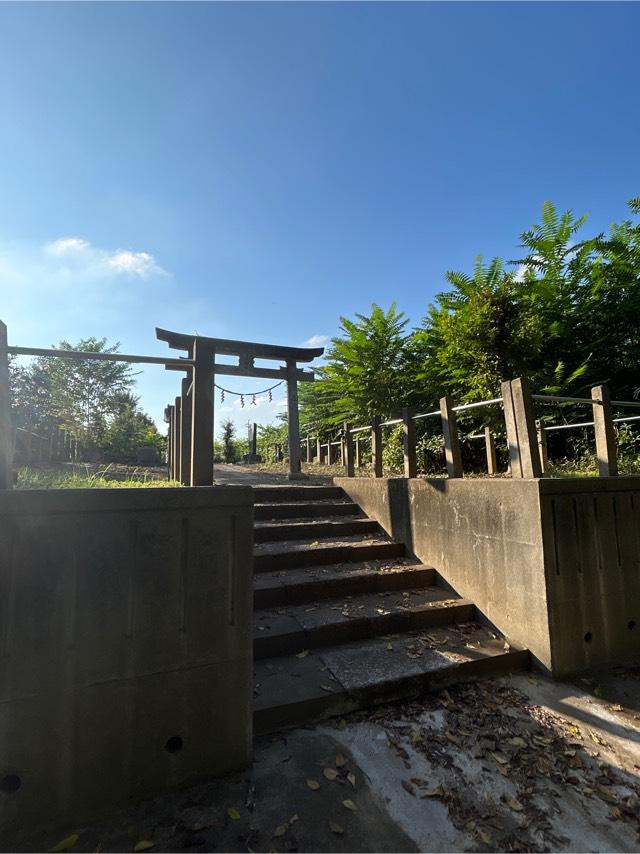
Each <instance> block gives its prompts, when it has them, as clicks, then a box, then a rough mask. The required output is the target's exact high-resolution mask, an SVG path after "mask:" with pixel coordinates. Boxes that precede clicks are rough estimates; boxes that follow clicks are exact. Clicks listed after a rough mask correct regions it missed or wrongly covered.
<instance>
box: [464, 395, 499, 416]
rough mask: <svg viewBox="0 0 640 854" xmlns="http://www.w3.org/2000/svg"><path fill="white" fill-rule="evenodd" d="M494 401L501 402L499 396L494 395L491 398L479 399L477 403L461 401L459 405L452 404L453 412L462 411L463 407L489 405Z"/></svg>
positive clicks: (473, 407)
mask: <svg viewBox="0 0 640 854" xmlns="http://www.w3.org/2000/svg"><path fill="white" fill-rule="evenodd" d="M494 403H502V398H501V397H494V398H492V399H491V400H479V401H478V402H477V403H462V404H461V405H460V406H454V407H453V411H454V412H464V411H465V409H478V407H480V406H491V405H492V404H494Z"/></svg>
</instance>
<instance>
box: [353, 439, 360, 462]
mask: <svg viewBox="0 0 640 854" xmlns="http://www.w3.org/2000/svg"><path fill="white" fill-rule="evenodd" d="M354 456H355V460H354V464H355V467H356V468H357V469H359V468H360V433H358V435H357V436H356V441H355V455H354Z"/></svg>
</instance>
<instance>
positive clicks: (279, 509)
mask: <svg viewBox="0 0 640 854" xmlns="http://www.w3.org/2000/svg"><path fill="white" fill-rule="evenodd" d="M253 512H254V518H255V519H256V521H258V522H259V521H263V520H265V519H307V518H314V517H316V516H320V517H327V516H362V515H363V514H362V510H360V507H359V506H358V505H357V504H354V503H353V502H352V501H340V500H331V499H325V500H324V501H323V500H318V501H292V502H287V503H276V504H255V505H254V508H253Z"/></svg>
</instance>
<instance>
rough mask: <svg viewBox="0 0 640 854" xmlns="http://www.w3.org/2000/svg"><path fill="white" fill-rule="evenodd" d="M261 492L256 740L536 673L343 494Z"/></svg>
mask: <svg viewBox="0 0 640 854" xmlns="http://www.w3.org/2000/svg"><path fill="white" fill-rule="evenodd" d="M254 493H255V520H256V521H255V547H254V554H255V563H254V568H255V586H254V606H255V624H254V657H255V689H254V694H255V696H254V725H255V730H256V732H257V733H265V732H272V731H275V730H278V729H281V728H283V727H287V726H292V725H297V724H304V723H308V722H309V721H313V720H318V719H321V718H325V717H330V716H334V715H340V714H344V713H346V712H350V711H353V710H355V709H358V708H362V707H365V706H370V705H374V704H376V703H382V702H386V701H389V700H393V699H399V698H406V697H411V696H415V695H417V694H419V693H420V692H421V691H424V690H426V689H430V688H440V687H442V686H444V685H446V684H449V683H451V682H455V681H460V680H464V679H472V678H478V677H482V676H487V675H498V674H504V673H508V672H510V671H513V670H516V669H520V668H523V667H525V666H526V664H527V662H528V652H527V651H526V650H514V649H513V648H510V647H509V646H508V645H507V644H505V642H504V638H502V637H501V636H499V635H498V634H496V632H494V631H492V630H491V629H489V628H487V627H485V626H481V625H480V624H479V623H478V622H476V621H475V617H476V612H475V606H474V604H473V603H472V602H469V601H467V600H464V599H461V598H460V597H458V596H456V594H454V593H452V592H451V591H450V590H446V589H444V588H443V587H441V586H438V584H437V579H436V572H435V570H434V569H433V568H432V567H428V566H424V565H422V564H416V562H415V560H414V561H412V560H411V559H409V558H408V557H407V556H406V555H405V548H404V546H403V545H402V544H401V543H394V542H392V541H391V540H390V539H389V537H387V535H386V534H385V533H384V532H383V531H382V530H381V529H380V528H379V526H378V525H377V523H376V522H375V521H373V520H371V519H368V518H366V517H365V516H364V514H363V513H362V511H361V509H360V508H359V507H358V505H357V504H354V503H352V502H351V501H350V500H349V499H348V498H347V497H346V496H345V494H344V493H343V492H342V490H340V489H339V488H337V487H332V486H265V487H254Z"/></svg>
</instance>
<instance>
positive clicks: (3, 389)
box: [0, 320, 13, 489]
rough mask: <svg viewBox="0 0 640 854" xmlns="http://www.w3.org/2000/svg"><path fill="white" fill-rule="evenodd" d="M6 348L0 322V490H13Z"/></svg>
mask: <svg viewBox="0 0 640 854" xmlns="http://www.w3.org/2000/svg"><path fill="white" fill-rule="evenodd" d="M7 346H8V344H7V327H6V326H5V325H4V323H3V322H2V321H1V320H0V489H12V488H13V427H12V419H11V398H10V395H9V354H8V353H7Z"/></svg>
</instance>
